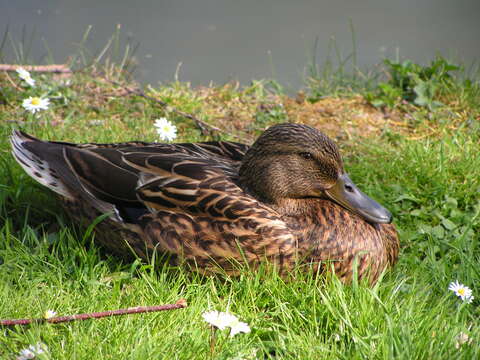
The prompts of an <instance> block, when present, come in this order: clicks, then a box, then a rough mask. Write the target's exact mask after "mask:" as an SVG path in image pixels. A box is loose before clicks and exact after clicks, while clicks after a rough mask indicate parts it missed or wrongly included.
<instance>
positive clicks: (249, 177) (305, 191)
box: [239, 124, 392, 223]
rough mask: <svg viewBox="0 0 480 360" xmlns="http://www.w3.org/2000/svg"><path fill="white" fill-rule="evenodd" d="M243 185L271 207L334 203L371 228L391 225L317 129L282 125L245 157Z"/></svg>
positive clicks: (333, 145) (386, 214) (241, 178)
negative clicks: (303, 201)
mask: <svg viewBox="0 0 480 360" xmlns="http://www.w3.org/2000/svg"><path fill="white" fill-rule="evenodd" d="M239 174H240V182H241V183H242V185H244V186H245V187H246V188H247V189H248V190H249V191H250V192H252V193H253V194H254V195H255V196H256V197H257V198H259V199H261V200H262V201H265V202H267V203H271V204H277V205H278V204H282V202H284V201H285V200H288V199H303V198H322V199H330V200H332V201H334V202H336V203H337V204H339V205H341V206H343V207H344V208H345V209H347V210H349V211H351V212H352V213H355V214H357V215H359V216H361V217H363V218H364V219H365V220H367V221H369V222H372V223H390V222H391V220H392V215H391V214H390V212H389V211H388V210H387V209H385V208H384V207H383V206H381V205H380V204H379V203H377V202H376V201H375V200H373V199H371V198H369V197H368V196H367V195H365V194H364V193H363V192H362V191H360V190H359V189H358V188H357V186H356V185H355V184H354V183H353V181H352V180H350V178H349V177H348V175H347V173H346V172H345V170H344V168H343V162H342V158H341V156H340V153H339V150H338V147H337V145H336V144H335V143H334V142H333V141H332V140H331V139H330V138H329V137H328V136H326V135H325V134H323V133H322V132H320V131H318V130H317V129H315V128H313V127H310V126H307V125H302V124H279V125H275V126H272V127H270V128H269V129H268V130H266V131H265V132H264V133H263V134H262V135H261V136H260V137H259V138H258V139H257V141H256V142H255V143H254V144H253V145H252V147H251V148H250V149H249V150H248V151H247V153H246V154H245V156H244V158H243V160H242V165H241V167H240V172H239Z"/></svg>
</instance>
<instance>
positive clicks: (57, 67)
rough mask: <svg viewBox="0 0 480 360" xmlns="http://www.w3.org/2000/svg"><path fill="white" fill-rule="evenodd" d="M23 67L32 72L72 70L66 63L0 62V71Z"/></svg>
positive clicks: (63, 71) (68, 71)
mask: <svg viewBox="0 0 480 360" xmlns="http://www.w3.org/2000/svg"><path fill="white" fill-rule="evenodd" d="M20 68H22V69H25V70H27V71H32V72H51V73H63V74H70V73H72V72H73V71H72V70H71V69H70V67H69V66H68V65H67V64H53V65H17V64H0V71H16V70H17V69H20Z"/></svg>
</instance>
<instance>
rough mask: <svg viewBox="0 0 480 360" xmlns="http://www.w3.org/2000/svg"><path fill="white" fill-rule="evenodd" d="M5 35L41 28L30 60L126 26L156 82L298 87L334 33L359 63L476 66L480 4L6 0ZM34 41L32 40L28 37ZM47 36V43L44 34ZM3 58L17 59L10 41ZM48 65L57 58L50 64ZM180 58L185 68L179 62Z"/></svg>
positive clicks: (1, 16)
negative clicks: (442, 60)
mask: <svg viewBox="0 0 480 360" xmlns="http://www.w3.org/2000/svg"><path fill="white" fill-rule="evenodd" d="M0 3H1V4H0V10H1V11H0V31H2V33H3V32H5V30H6V28H7V25H8V26H9V31H10V33H11V35H12V37H13V38H14V39H15V40H17V41H20V40H21V38H22V28H23V27H25V29H26V33H27V34H28V35H31V34H32V33H34V36H33V42H32V45H31V46H28V48H29V49H30V52H29V57H30V59H31V60H32V61H34V62H36V63H42V62H44V61H46V60H47V54H48V52H47V50H46V47H45V45H44V43H46V44H47V45H48V48H49V50H50V52H51V53H52V54H53V57H54V59H53V60H54V61H55V62H57V63H62V62H64V61H65V59H66V58H67V56H69V55H71V54H72V53H73V52H74V51H75V50H76V49H77V47H76V46H77V45H75V44H78V43H79V42H80V40H81V37H82V34H83V33H84V32H85V30H86V28H87V26H88V25H92V26H93V28H92V29H93V30H92V32H91V36H90V41H89V42H88V48H89V49H91V50H92V52H95V51H99V50H100V49H101V48H102V47H103V46H104V45H105V44H106V43H107V40H108V38H109V37H110V36H111V35H112V34H113V33H114V31H115V28H116V25H117V24H121V29H122V30H121V34H122V36H123V39H124V40H126V39H127V38H131V39H133V40H134V42H139V44H140V46H139V48H138V50H137V52H136V57H137V60H138V63H139V66H138V70H137V73H136V76H137V78H138V79H139V80H140V81H143V82H148V83H151V84H154V85H155V84H157V83H158V82H168V81H171V80H173V79H174V76H175V74H176V72H177V69H178V78H179V80H182V81H190V82H191V83H192V84H193V85H195V86H196V85H208V84H209V83H210V82H211V81H212V82H214V83H217V84H222V83H224V82H227V81H229V80H239V81H240V82H241V83H243V84H247V83H249V82H250V81H251V80H252V79H260V78H266V77H273V78H275V79H276V80H278V81H279V82H280V83H282V84H283V85H286V86H287V87H289V88H290V89H298V88H299V87H300V86H301V84H302V81H303V76H304V73H305V67H306V65H307V64H308V62H309V61H310V60H311V53H312V51H313V47H314V43H315V39H316V38H318V51H317V54H316V55H317V58H318V59H319V60H322V59H325V57H326V55H327V50H328V44H329V41H330V40H331V39H332V37H334V38H335V40H336V43H337V45H338V47H339V50H340V52H341V53H342V54H343V56H347V55H348V54H350V53H351V52H352V50H353V46H352V33H351V31H350V21H351V23H352V24H353V27H354V36H355V38H356V48H357V51H356V59H357V64H358V65H359V66H360V67H365V66H369V65H374V64H377V63H379V62H380V61H381V59H382V58H383V57H385V56H389V57H395V54H396V53H397V52H398V53H399V54H400V56H401V58H409V59H412V60H414V61H416V62H420V63H425V62H428V61H430V60H431V59H432V58H433V57H434V56H435V54H436V53H437V52H440V53H441V54H443V55H445V56H447V57H450V58H453V59H455V60H458V61H461V62H464V63H466V64H471V63H473V62H475V61H476V60H477V59H479V58H480V46H479V45H480V40H479V38H480V36H479V35H480V21H478V18H479V16H480V1H478V0H457V1H451V0H423V1H418V0H403V1H398V0H364V1H358V0H337V1H327V0H297V1H293V0H242V1H233V0H175V1H155V0H143V1H137V2H133V1H131V0H103V1H97V0H82V1H78V0H76V1H73V0H63V1H62V0H44V1H38V0H17V1H13V0H0ZM27 39H28V36H27ZM42 39H44V41H43V40H42ZM4 52H5V54H4V59H3V61H13V59H15V57H14V55H13V51H12V49H11V47H10V46H7V47H5V48H4ZM49 61H50V60H49ZM180 63H181V64H182V65H181V66H180V67H179V64H180Z"/></svg>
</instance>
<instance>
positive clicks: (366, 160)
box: [0, 59, 480, 359]
mask: <svg viewBox="0 0 480 360" xmlns="http://www.w3.org/2000/svg"><path fill="white" fill-rule="evenodd" d="M413 65H415V64H413ZM413 65H412V64H404V63H402V64H396V63H395V64H392V65H388V64H386V69H387V70H386V72H387V75H388V76H386V77H385V78H384V79H380V80H378V81H377V82H376V83H375V84H372V83H371V82H369V81H367V82H365V86H363V87H362V86H358V87H355V88H354V87H351V86H349V85H351V84H354V83H355V82H358V81H359V80H358V76H356V77H355V79H352V80H351V81H347V80H348V79H345V81H344V82H339V81H338V78H336V77H334V76H331V77H328V76H327V77H315V76H312V77H311V78H310V79H309V82H308V83H307V86H306V88H305V90H304V91H303V92H301V93H299V94H298V95H297V96H296V97H288V96H286V95H284V94H283V93H282V91H281V87H279V86H278V84H275V83H274V82H271V81H258V82H254V83H253V84H252V85H250V86H248V87H239V86H237V85H236V84H227V85H224V86H212V87H202V88H192V87H191V86H189V84H188V83H184V82H174V83H170V84H165V85H162V86H159V87H150V86H148V87H145V88H139V87H138V85H137V84H135V83H134V82H131V81H128V80H126V78H125V77H123V76H122V75H121V74H122V72H121V69H119V68H118V67H115V66H110V67H105V68H103V67H102V68H100V67H98V66H97V67H91V68H86V69H84V70H82V71H81V72H74V73H72V74H69V75H58V74H47V73H31V77H32V78H33V79H34V80H35V87H31V86H29V85H28V83H26V81H25V80H22V79H21V78H19V76H18V75H17V73H16V72H9V73H2V74H0V89H1V92H0V124H1V130H0V131H1V136H0V154H1V155H0V159H1V162H2V167H1V169H0V179H1V181H0V183H1V184H2V185H1V197H0V218H1V220H2V221H1V223H2V224H3V225H2V226H1V228H0V273H1V274H2V276H0V304H1V306H0V318H2V319H4V318H31V317H41V316H42V314H44V313H45V311H47V310H54V311H55V312H57V314H58V315H63V314H65V315H68V314H73V313H79V312H83V313H86V312H94V311H103V310H111V309H116V308H126V307H134V306H146V305H159V304H166V303H174V302H176V301H177V300H178V299H180V298H184V299H186V300H187V302H188V307H187V308H185V309H182V310H176V312H168V313H167V312H164V313H158V314H141V315H128V316H124V317H117V318H111V319H103V320H88V321H83V322H81V323H67V324H65V325H63V324H62V325H54V324H35V325H32V326H30V327H15V328H11V329H1V333H0V344H1V346H0V357H2V358H3V357H6V358H10V357H14V356H15V354H18V352H19V351H20V350H21V349H22V348H26V347H28V345H33V344H36V343H38V342H41V343H43V344H45V345H46V346H47V347H48V351H46V352H45V353H44V354H42V355H41V356H43V357H44V358H48V359H72V358H75V359H92V358H132V359H146V358H167V359H192V358H199V357H201V358H204V357H207V356H208V354H210V351H211V343H210V342H209V341H208V340H207V339H208V338H209V336H210V329H209V327H208V326H207V324H206V323H205V322H204V320H203V318H202V316H201V315H202V313H204V312H205V311H207V310H219V311H229V312H232V313H234V314H236V315H237V316H238V317H239V318H240V319H241V320H242V321H245V322H247V323H248V324H249V325H250V327H251V332H250V333H247V334H239V335H237V336H235V337H234V338H230V337H228V335H227V334H228V333H227V332H220V333H219V334H218V339H217V342H216V346H215V354H214V358H218V359H257V358H259V359H262V358H265V359H299V358H302V359H312V358H325V359H352V358H368V359H384V358H403V359H412V358H430V359H431V358H439V359H443V358H459V359H473V358H478V357H479V355H480V346H479V340H478V339H479V335H480V329H479V328H478V326H477V321H476V319H477V318H478V316H479V307H478V306H479V301H478V298H480V293H479V287H478V284H479V283H480V282H479V280H480V273H479V271H478V264H479V263H480V255H479V254H480V249H479V241H478V240H479V238H478V233H479V231H480V216H479V214H480V203H479V200H478V192H479V189H480V183H479V179H480V157H479V156H478V144H479V140H480V125H479V123H480V103H479V99H480V97H479V95H480V87H479V83H478V78H470V79H467V78H465V77H464V78H462V76H460V75H458V72H459V71H458V70H455V69H453V68H452V66H453V65H452V64H449V63H448V62H446V61H443V60H442V61H441V60H440V59H436V60H434V61H433V62H432V63H431V64H429V65H427V66H423V67H420V66H417V67H415V66H413ZM326 84H328V86H326ZM333 85H338V86H333ZM30 97H39V98H42V99H49V105H48V106H47V109H46V110H40V111H38V112H37V113H35V114H32V113H30V112H29V111H28V110H26V109H25V107H24V106H22V104H23V101H24V100H26V99H29V98H30ZM184 115H187V117H185V116H184ZM188 115H189V116H190V117H188ZM162 117H165V118H167V119H168V120H169V121H170V122H171V123H172V124H174V125H175V126H176V128H177V138H176V139H175V141H178V142H191V141H206V140H212V139H220V138H221V139H227V140H233V141H241V142H247V143H251V142H252V141H253V140H254V139H255V138H256V137H257V136H258V134H260V133H261V131H263V129H265V128H266V127H268V126H270V125H272V124H275V123H279V122H286V121H292V122H302V123H307V124H310V125H312V126H316V127H318V128H319V129H321V130H322V131H324V132H326V133H327V134H328V135H329V136H331V137H332V138H334V139H335V140H336V141H337V143H338V144H339V145H340V146H341V149H342V152H343V155H344V161H345V166H346V168H347V170H348V172H349V174H350V176H351V177H352V179H353V180H354V181H355V182H356V183H357V185H358V186H359V187H360V188H361V189H362V190H363V191H364V192H366V193H367V194H369V195H370V196H372V197H373V198H375V199H376V200H378V201H379V202H380V203H382V204H384V205H385V206H386V207H387V208H389V210H390V211H391V212H392V213H393V215H394V219H395V220H394V222H395V224H396V226H397V227H398V230H399V233H400V238H401V247H402V248H401V254H400V260H399V263H398V264H397V266H396V267H395V268H394V269H393V270H392V271H389V272H388V273H386V274H385V276H384V278H383V279H382V280H381V281H380V282H379V283H378V284H377V285H376V286H375V287H374V288H373V289H370V288H368V287H366V286H364V285H363V284H353V285H351V286H344V285H342V284H340V283H339V282H338V281H337V280H335V279H329V280H328V281H325V280H324V279H322V278H320V277H315V276H314V275H313V274H309V273H303V272H300V271H298V272H295V273H294V274H293V275H292V276H293V278H292V279H290V281H288V282H285V280H284V279H281V278H280V277H278V276H277V275H276V274H275V273H272V272H270V271H269V269H268V268H266V269H262V271H260V272H257V273H251V272H248V271H245V272H244V273H242V275H241V276H240V277H239V278H231V277H223V276H218V277H202V276H199V275H197V274H192V273H190V272H188V271H186V270H185V269H183V268H171V267H169V266H168V265H167V264H163V263H161V262H160V261H159V260H158V259H152V260H151V262H143V261H140V260H137V261H134V262H131V263H125V262H121V261H120V260H118V259H117V258H114V257H111V256H109V255H108V254H105V253H103V252H102V251H101V249H99V248H98V247H97V246H96V245H95V243H94V234H92V232H91V229H87V230H85V229H81V228H78V227H76V226H74V225H73V224H71V223H70V221H69V220H68V218H66V217H65V216H64V214H63V213H62V212H60V211H58V207H57V205H56V202H55V200H54V199H53V197H52V196H51V193H49V192H48V191H47V190H45V189H44V188H42V187H41V186H40V185H37V184H36V183H35V182H34V181H33V180H31V179H30V178H29V177H28V176H27V175H26V174H25V173H24V172H23V171H22V170H21V169H20V167H19V166H18V165H17V164H16V163H15V161H14V160H13V158H12V157H11V155H10V150H9V144H8V136H9V134H10V132H11V130H12V129H13V128H21V129H22V130H24V131H26V132H29V133H31V134H34V135H35V136H37V137H40V138H44V139H52V140H53V139H55V140H62V141H70V142H121V141H128V140H132V139H138V140H143V141H159V137H158V134H157V132H156V129H155V127H154V121H155V120H156V119H158V118H162ZM456 280H458V281H459V282H461V283H463V284H465V285H466V286H468V287H470V288H471V289H472V291H473V296H474V297H475V299H474V300H473V301H472V302H471V303H467V302H464V301H462V300H461V299H460V298H458V297H456V296H455V294H454V293H453V292H451V291H449V290H448V286H449V284H450V283H451V282H453V281H456ZM462 334H463V335H462ZM465 336H468V338H466V337H465ZM465 339H466V340H465Z"/></svg>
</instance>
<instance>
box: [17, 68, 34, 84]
mask: <svg viewBox="0 0 480 360" xmlns="http://www.w3.org/2000/svg"><path fill="white" fill-rule="evenodd" d="M16 71H17V74H18V77H19V78H20V79H22V80H23V81H25V82H26V83H27V84H28V85H30V86H35V80H33V79H32V76H31V75H30V73H29V72H28V71H27V70H25V69H24V68H18V69H17V70H16Z"/></svg>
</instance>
